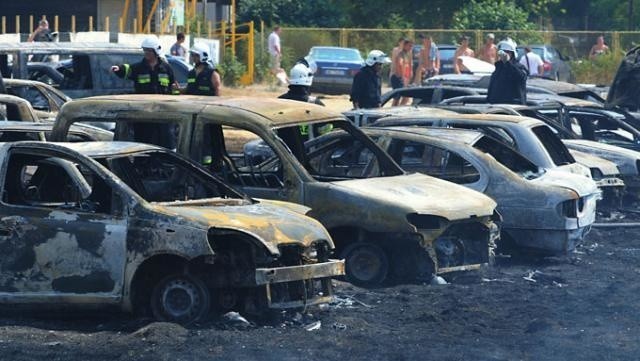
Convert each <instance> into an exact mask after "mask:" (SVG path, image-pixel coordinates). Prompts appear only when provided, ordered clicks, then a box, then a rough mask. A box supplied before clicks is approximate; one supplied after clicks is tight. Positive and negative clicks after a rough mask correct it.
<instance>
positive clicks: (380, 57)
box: [364, 50, 391, 66]
mask: <svg viewBox="0 0 640 361" xmlns="http://www.w3.org/2000/svg"><path fill="white" fill-rule="evenodd" d="M364 62H365V64H367V65H369V66H372V65H373V64H376V63H378V64H389V63H390V62H391V60H390V59H389V57H388V56H387V54H385V53H383V52H381V51H380V50H371V52H369V56H367V60H365V61H364Z"/></svg>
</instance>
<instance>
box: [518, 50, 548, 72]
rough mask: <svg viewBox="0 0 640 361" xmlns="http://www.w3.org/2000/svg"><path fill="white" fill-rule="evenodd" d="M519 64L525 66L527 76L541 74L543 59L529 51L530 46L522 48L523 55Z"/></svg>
mask: <svg viewBox="0 0 640 361" xmlns="http://www.w3.org/2000/svg"><path fill="white" fill-rule="evenodd" d="M520 64H522V65H523V66H524V67H525V68H527V72H528V73H529V76H542V74H544V61H542V58H541V57H540V55H538V54H536V53H534V52H533V51H531V47H530V46H526V47H525V48H524V55H523V56H522V58H520Z"/></svg>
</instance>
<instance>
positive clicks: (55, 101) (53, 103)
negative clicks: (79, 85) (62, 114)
mask: <svg viewBox="0 0 640 361" xmlns="http://www.w3.org/2000/svg"><path fill="white" fill-rule="evenodd" d="M4 86H5V88H6V89H7V93H8V94H11V95H15V96H17V97H19V98H22V99H25V100H27V101H28V102H29V103H31V106H32V107H33V109H34V112H35V114H36V115H37V116H38V119H41V120H54V119H55V117H56V115H57V114H58V111H59V110H60V107H62V105H63V104H64V103H66V102H68V101H69V100H71V98H69V97H68V96H66V95H64V94H63V93H62V92H61V91H59V90H57V89H55V88H54V87H52V86H51V85H48V84H45V83H42V82H39V81H33V80H21V79H4Z"/></svg>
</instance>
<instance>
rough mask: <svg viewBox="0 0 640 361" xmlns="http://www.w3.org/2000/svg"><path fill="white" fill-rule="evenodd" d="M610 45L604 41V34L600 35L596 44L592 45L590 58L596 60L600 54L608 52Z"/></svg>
mask: <svg viewBox="0 0 640 361" xmlns="http://www.w3.org/2000/svg"><path fill="white" fill-rule="evenodd" d="M608 52H609V47H608V46H607V44H605V43H604V36H602V35H600V36H598V39H597V40H596V43H595V45H593V46H592V47H591V51H590V52H589V59H591V60H594V59H595V58H597V57H598V56H600V55H602V54H605V53H608Z"/></svg>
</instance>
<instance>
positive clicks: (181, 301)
mask: <svg viewBox="0 0 640 361" xmlns="http://www.w3.org/2000/svg"><path fill="white" fill-rule="evenodd" d="M210 305H211V295H210V292H209V289H208V288H207V286H206V285H205V284H204V282H202V281H201V280H200V279H198V278H197V277H195V276H192V275H188V274H172V275H169V276H167V277H165V278H163V279H161V280H160V282H158V283H157V284H156V285H155V287H154V288H153V291H152V292H151V312H152V314H153V317H154V318H155V319H156V320H158V321H167V322H175V323H179V324H182V325H188V324H191V323H193V322H197V321H201V320H202V319H203V318H204V317H205V316H207V315H208V313H209V309H210Z"/></svg>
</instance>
